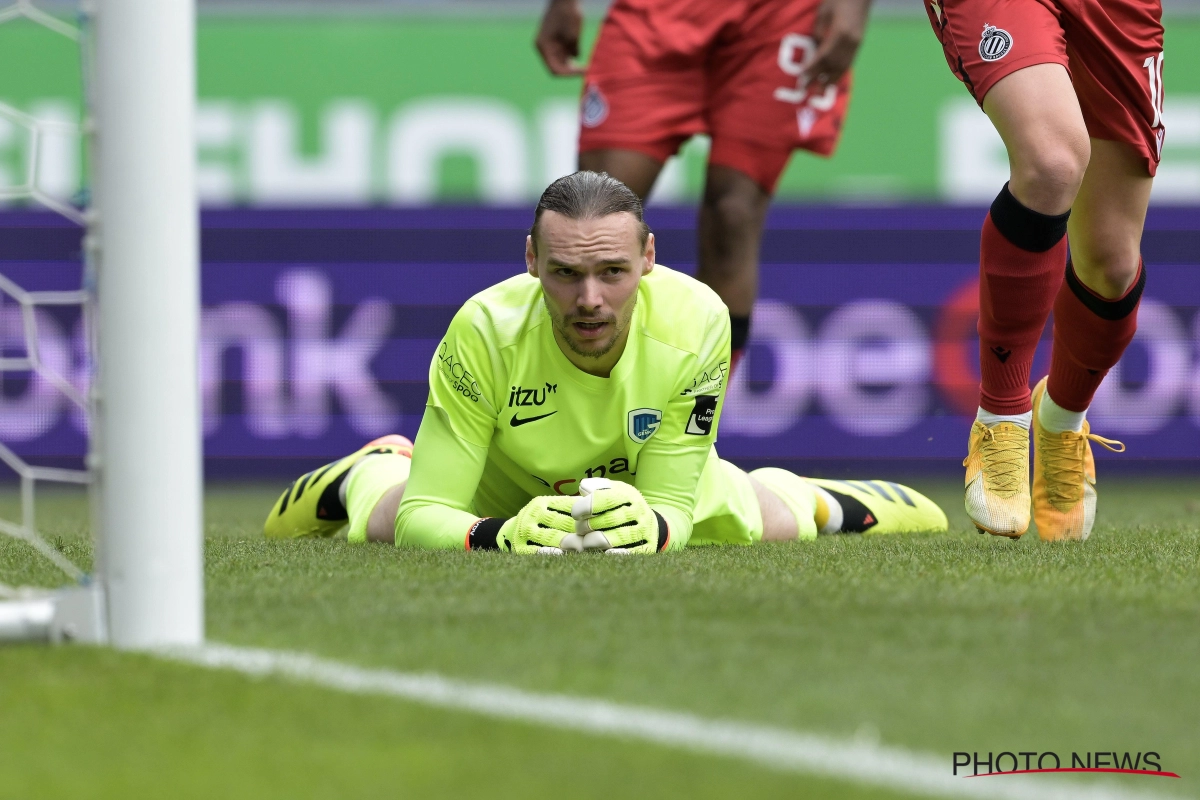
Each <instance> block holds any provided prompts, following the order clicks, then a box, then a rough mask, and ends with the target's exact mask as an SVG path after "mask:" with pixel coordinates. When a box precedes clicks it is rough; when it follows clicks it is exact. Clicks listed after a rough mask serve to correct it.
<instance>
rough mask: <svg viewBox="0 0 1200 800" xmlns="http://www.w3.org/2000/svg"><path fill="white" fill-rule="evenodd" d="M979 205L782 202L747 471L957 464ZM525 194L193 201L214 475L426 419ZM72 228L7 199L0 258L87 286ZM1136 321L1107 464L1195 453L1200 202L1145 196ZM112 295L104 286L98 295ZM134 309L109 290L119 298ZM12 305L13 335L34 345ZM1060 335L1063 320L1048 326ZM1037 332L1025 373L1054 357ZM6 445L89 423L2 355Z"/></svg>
mask: <svg viewBox="0 0 1200 800" xmlns="http://www.w3.org/2000/svg"><path fill="white" fill-rule="evenodd" d="M984 213H985V211H984V210H983V209H978V208H962V207H940V206H920V207H913V206H906V207H900V208H853V207H830V206H802V207H783V208H777V209H775V210H774V211H772V213H771V216H770V219H769V223H768V230H767V232H766V235H765V238H764V243H763V266H762V276H761V293H760V294H761V298H760V302H759V305H758V307H757V309H756V313H755V316H754V323H753V324H754V330H753V340H754V344H753V346H752V347H751V349H750V352H749V355H748V357H747V359H746V360H745V361H744V362H743V365H742V367H741V368H740V369H739V371H738V373H737V374H736V375H735V377H734V380H733V382H732V384H731V386H730V389H729V397H728V401H727V403H726V407H725V409H724V410H723V415H722V420H721V427H720V439H719V443H718V449H719V451H720V452H721V454H722V455H723V456H726V457H729V458H731V459H733V460H735V461H738V462H740V463H746V464H763V463H768V462H770V463H783V464H788V465H792V466H797V467H800V466H802V467H803V468H806V469H809V470H817V471H823V472H826V473H828V474H836V473H838V472H839V470H841V469H843V468H847V467H848V465H851V464H853V465H855V466H856V467H859V468H861V467H860V465H861V464H863V463H865V462H868V461H869V462H875V463H878V462H889V463H892V464H895V463H897V462H899V463H902V464H906V465H909V466H911V467H920V468H931V467H932V468H943V467H944V468H945V469H947V470H952V469H954V468H956V466H957V464H958V463H959V461H960V460H961V458H962V454H963V450H964V448H965V443H966V436H967V430H968V428H969V425H970V418H971V416H972V415H973V413H974V408H975V404H976V399H977V395H976V381H977V379H978V365H977V350H978V342H977V340H976V338H975V332H974V326H975V319H976V314H977V306H976V299H975V298H976V283H975V281H976V275H977V269H978V267H977V258H978V252H979V225H980V223H981V221H982V217H983V215H984ZM531 216H532V215H531V212H530V210H528V209H514V210H504V209H490V208H489V209H483V208H453V207H448V208H423V209H366V210H363V209H359V210H331V211H312V210H277V211H269V210H236V211H214V212H206V213H205V214H204V215H203V220H202V224H203V236H202V261H203V271H202V298H203V304H204V309H203V341H202V348H201V353H200V373H201V388H202V392H203V407H204V438H205V455H206V463H207V465H208V468H209V473H210V475H214V476H222V475H227V476H233V475H238V476H247V475H262V476H272V477H275V476H278V475H280V474H286V473H289V472H293V471H296V470H298V469H303V468H307V467H308V466H311V465H314V464H317V463H321V462H322V461H326V460H329V459H331V458H334V457H336V456H339V455H341V454H344V453H346V452H348V451H350V450H353V449H355V448H357V447H358V446H360V444H361V443H362V442H364V441H367V440H369V439H371V438H373V437H376V436H379V435H381V434H384V433H391V432H399V433H403V434H407V435H409V436H414V435H415V434H416V431H417V427H418V425H419V423H420V419H421V413H422V410H423V408H424V404H425V395H426V375H427V372H428V368H429V361H430V358H431V356H432V354H433V352H434V348H435V347H436V345H437V342H438V340H439V338H440V336H441V334H442V332H443V331H444V330H445V327H446V325H447V323H448V322H449V320H450V318H451V316H452V315H453V313H454V312H455V310H456V309H457V308H458V307H459V305H461V304H462V302H463V301H465V300H466V299H467V298H468V297H470V296H471V295H472V294H473V293H475V292H477V291H479V290H481V289H483V288H484V287H486V286H488V285H490V284H492V283H495V282H497V281H500V280H502V279H504V278H506V277H508V276H510V275H513V274H515V273H516V272H518V271H520V270H521V269H523V252H524V233H525V229H526V228H527V226H528V225H529V223H530V222H531ZM648 221H649V222H650V224H651V226H652V227H653V228H654V230H655V232H656V235H657V237H658V254H659V261H660V262H661V263H664V264H666V265H668V266H672V267H676V268H679V269H683V270H685V271H689V272H690V271H692V270H693V269H694V264H695V258H696V245H695V231H694V224H695V213H694V211H693V210H691V209H662V208H653V209H651V210H650V211H649V212H648ZM79 248H80V231H79V229H78V228H75V227H73V226H72V225H71V224H70V223H67V222H65V221H62V220H61V219H60V218H58V217H56V216H54V215H52V214H45V213H37V212H15V211H14V212H7V213H4V214H0V273H2V274H3V275H5V276H7V277H8V278H10V279H11V280H12V281H14V282H15V283H16V284H18V285H20V286H21V287H23V288H25V289H27V290H54V289H73V288H78V285H79V279H80V265H79ZM1144 253H1145V259H1146V263H1147V265H1148V267H1147V274H1148V285H1147V290H1146V296H1145V299H1144V301H1143V303H1142V307H1141V311H1140V317H1139V331H1138V335H1137V338H1136V339H1135V341H1134V344H1133V345H1132V346H1131V347H1130V349H1129V350H1128V351H1127V353H1126V356H1125V358H1124V359H1123V360H1122V362H1121V364H1120V365H1118V367H1117V368H1116V369H1114V370H1113V371H1112V372H1111V373H1110V375H1109V376H1108V378H1107V379H1106V381H1105V383H1104V385H1103V387H1102V388H1101V391H1100V393H1099V395H1098V396H1097V398H1096V401H1095V403H1094V405H1093V408H1092V411H1091V413H1090V415H1089V418H1090V419H1091V420H1092V423H1093V426H1094V428H1095V429H1096V430H1097V431H1098V432H1100V433H1103V434H1104V435H1105V436H1108V437H1111V438H1117V439H1121V440H1123V441H1124V442H1125V443H1126V444H1127V445H1128V453H1126V454H1125V455H1123V456H1120V457H1119V459H1120V460H1119V461H1117V460H1115V457H1112V456H1109V455H1107V454H1101V455H1100V457H1102V458H1105V459H1109V460H1111V461H1112V463H1114V464H1116V463H1120V464H1123V465H1125V466H1135V467H1136V466H1139V465H1140V466H1147V467H1158V468H1166V469H1200V459H1198V456H1200V367H1198V355H1200V313H1198V311H1200V280H1198V278H1200V211H1198V210H1197V209H1195V208H1155V209H1152V211H1151V213H1150V217H1149V219H1148V221H1147V229H1146V236H1145V243H1144ZM106 300H111V299H109V298H106ZM112 301H113V302H120V301H119V299H116V300H112ZM35 318H36V319H35V321H36V323H37V334H38V335H37V339H38V348H39V356H40V358H41V361H42V363H43V364H44V365H45V367H46V369H48V370H50V371H53V372H54V373H55V374H57V375H61V376H63V377H64V378H65V379H66V380H69V381H70V382H71V383H73V384H74V385H75V386H76V387H77V388H81V389H82V388H83V387H84V386H86V383H87V380H88V374H87V366H86V362H85V360H84V358H83V348H82V343H81V335H80V322H79V318H80V315H79V311H78V308H77V307H42V308H40V309H39V310H38V311H37V313H36V315H35ZM22 324H23V323H22V316H21V311H20V308H19V306H18V305H17V304H16V303H15V302H13V300H12V298H10V297H3V298H0V346H2V347H3V355H5V356H10V357H12V356H18V357H19V356H22V355H24V352H25V344H24V338H23V335H22ZM1048 336H1049V328H1047V331H1046V337H1048ZM1047 345H1048V340H1047V339H1043V344H1042V347H1040V348H1039V352H1038V356H1037V360H1036V362H1035V367H1034V372H1035V376H1038V375H1040V374H1044V373H1045V371H1046V366H1047V359H1048V347H1047ZM2 378H3V382H2V384H0V389H2V391H0V441H3V442H4V443H5V444H7V445H8V446H9V447H12V448H13V449H14V450H15V451H16V452H18V453H20V454H22V455H25V456H27V457H29V458H30V460H32V461H35V462H36V461H39V460H44V461H48V462H52V461H63V460H71V459H77V458H78V457H79V455H80V454H81V453H83V451H84V449H85V446H86V442H85V433H84V429H85V424H84V420H83V418H82V415H80V414H79V413H78V412H77V411H75V410H74V407H73V406H72V404H71V403H70V402H69V401H68V400H67V398H66V397H65V396H64V395H63V394H62V392H61V391H60V390H59V389H58V388H56V387H55V386H54V382H53V381H52V380H50V379H48V378H47V377H46V376H45V375H39V374H30V373H22V372H5V373H3V375H2Z"/></svg>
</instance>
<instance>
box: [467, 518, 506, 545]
mask: <svg viewBox="0 0 1200 800" xmlns="http://www.w3.org/2000/svg"><path fill="white" fill-rule="evenodd" d="M506 522H508V518H507V517H484V518H483V519H477V520H475V524H474V525H472V526H471V529H470V530H468V531H467V549H468V550H499V549H500V545H498V544H496V536H497V535H498V534H499V533H500V528H502V527H503V526H504V523H506Z"/></svg>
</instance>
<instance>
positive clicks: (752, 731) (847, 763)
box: [153, 644, 1172, 800]
mask: <svg viewBox="0 0 1200 800" xmlns="http://www.w3.org/2000/svg"><path fill="white" fill-rule="evenodd" d="M153 652H154V654H155V655H158V656H160V657H163V658H166V659H168V660H171V661H177V662H183V663H187V664H192V665H195V666H200V667H207V668H211V669H226V670H232V671H234V672H239V673H242V674H244V675H250V676H254V677H278V678H283V679H287V680H291V681H296V682H299V683H306V684H312V685H315V686H320V687H323V688H326V689H334V690H336V691H341V692H348V693H350V694H366V695H384V696H389V697H397V698H401V699H403V700H408V701H411V702H415V703H420V704H422V705H427V706H435V707H438V708H448V709H454V710H456V711H466V712H470V713H474V714H481V715H483V716H487V717H493V718H496V719H503V720H514V721H518V722H526V723H533V724H537V725H544V726H547V727H552V728H560V729H565V730H572V731H579V732H582V733H589V734H596V735H600V736H613V737H620V738H626V739H641V740H643V741H650V742H655V743H658V744H661V745H664V746H666V747H672V748H676V749H682V750H688V751H692V752H698V753H707V754H711V755H717V756H723V757H727V758H738V759H741V760H744V761H749V762H751V763H754V764H757V765H759V766H761V767H766V768H768V769H772V770H775V771H781V772H793V773H802V774H807V775H815V776H820V777H825V778H835V779H838V780H844V781H851V782H854V783H859V784H867V785H870V786H878V787H881V788H884V789H893V790H897V791H904V792H911V793H917V794H924V795H928V796H933V797H966V798H996V800H1167V799H1168V798H1171V797H1172V795H1164V794H1158V793H1146V792H1135V791H1132V790H1128V789H1125V788H1124V787H1118V786H1115V785H1112V784H1103V783H1095V784H1082V783H1078V782H1067V781H1066V780H1063V779H1047V778H1035V777H1031V776H1020V775H1016V776H1012V777H1007V776H1006V777H1005V778H1004V779H1003V781H996V782H994V783H992V782H987V783H985V782H983V781H968V780H964V779H963V777H962V776H958V777H955V776H954V775H952V774H951V764H950V759H949V758H948V757H947V758H938V757H936V756H933V755H929V754H923V753H916V752H912V751H909V750H905V749H902V748H898V747H892V746H885V745H880V744H876V743H873V742H865V741H861V740H856V739H835V738H832V737H826V736H820V735H817V734H811V733H802V732H799V731H793V730H788V729H786V728H779V727H773V726H768V725H755V724H750V723H744V722H736V721H729V720H719V719H706V718H704V717H698V716H695V715H692V714H685V713H680V712H676V711H664V710H660V709H655V708H649V707H645V706H635V705H625V704H621V703H613V702H609V701H607V700H591V699H587V698H582V697H571V696H568V695H558V694H539V693H534V692H527V691H523V690H521V689H514V688H510V687H506V686H499V685H494V684H485V683H474V682H469V681H463V680H457V679H451V678H443V677H441V676H439V675H436V674H430V673H425V674H420V673H409V672H397V671H394V670H387V669H367V668H364V667H357V666H354V665H352V664H345V663H342V662H338V661H332V660H329V659H324V658H318V657H316V656H312V655H308V654H306V653H295V652H287V651H280V650H260V649H254V648H247V647H236V646H232V645H224V644H211V645H206V646H204V647H198V648H168V649H161V650H155V651H153Z"/></svg>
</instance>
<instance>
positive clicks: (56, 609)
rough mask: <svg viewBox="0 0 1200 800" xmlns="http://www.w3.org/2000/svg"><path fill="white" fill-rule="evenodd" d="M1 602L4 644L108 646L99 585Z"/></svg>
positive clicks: (0, 630)
mask: <svg viewBox="0 0 1200 800" xmlns="http://www.w3.org/2000/svg"><path fill="white" fill-rule="evenodd" d="M23 594H24V595H25V596H23V597H20V598H17V599H16V600H5V601H0V642H15V641H22V642H30V641H33V642H53V643H55V644H60V643H63V642H80V643H83V644H106V643H107V642H108V625H107V624H106V619H105V617H106V616H107V615H106V613H105V609H106V606H105V604H104V590H103V589H102V588H101V587H100V586H98V585H91V586H70V587H67V588H65V589H57V590H54V591H29V590H27V591H25V592H23Z"/></svg>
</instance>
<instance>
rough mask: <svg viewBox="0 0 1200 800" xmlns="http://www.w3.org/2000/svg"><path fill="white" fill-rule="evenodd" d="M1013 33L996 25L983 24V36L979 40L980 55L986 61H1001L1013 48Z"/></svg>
mask: <svg viewBox="0 0 1200 800" xmlns="http://www.w3.org/2000/svg"><path fill="white" fill-rule="evenodd" d="M1012 43H1013V40H1012V34H1010V33H1009V32H1008V31H1006V30H1004V29H1003V28H997V27H996V26H995V25H986V24H985V25H984V26H983V38H981V39H980V40H979V57H980V58H982V59H983V60H984V61H999V60H1000V59H1002V58H1004V57H1005V56H1006V55H1008V51H1009V50H1011V49H1012Z"/></svg>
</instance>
